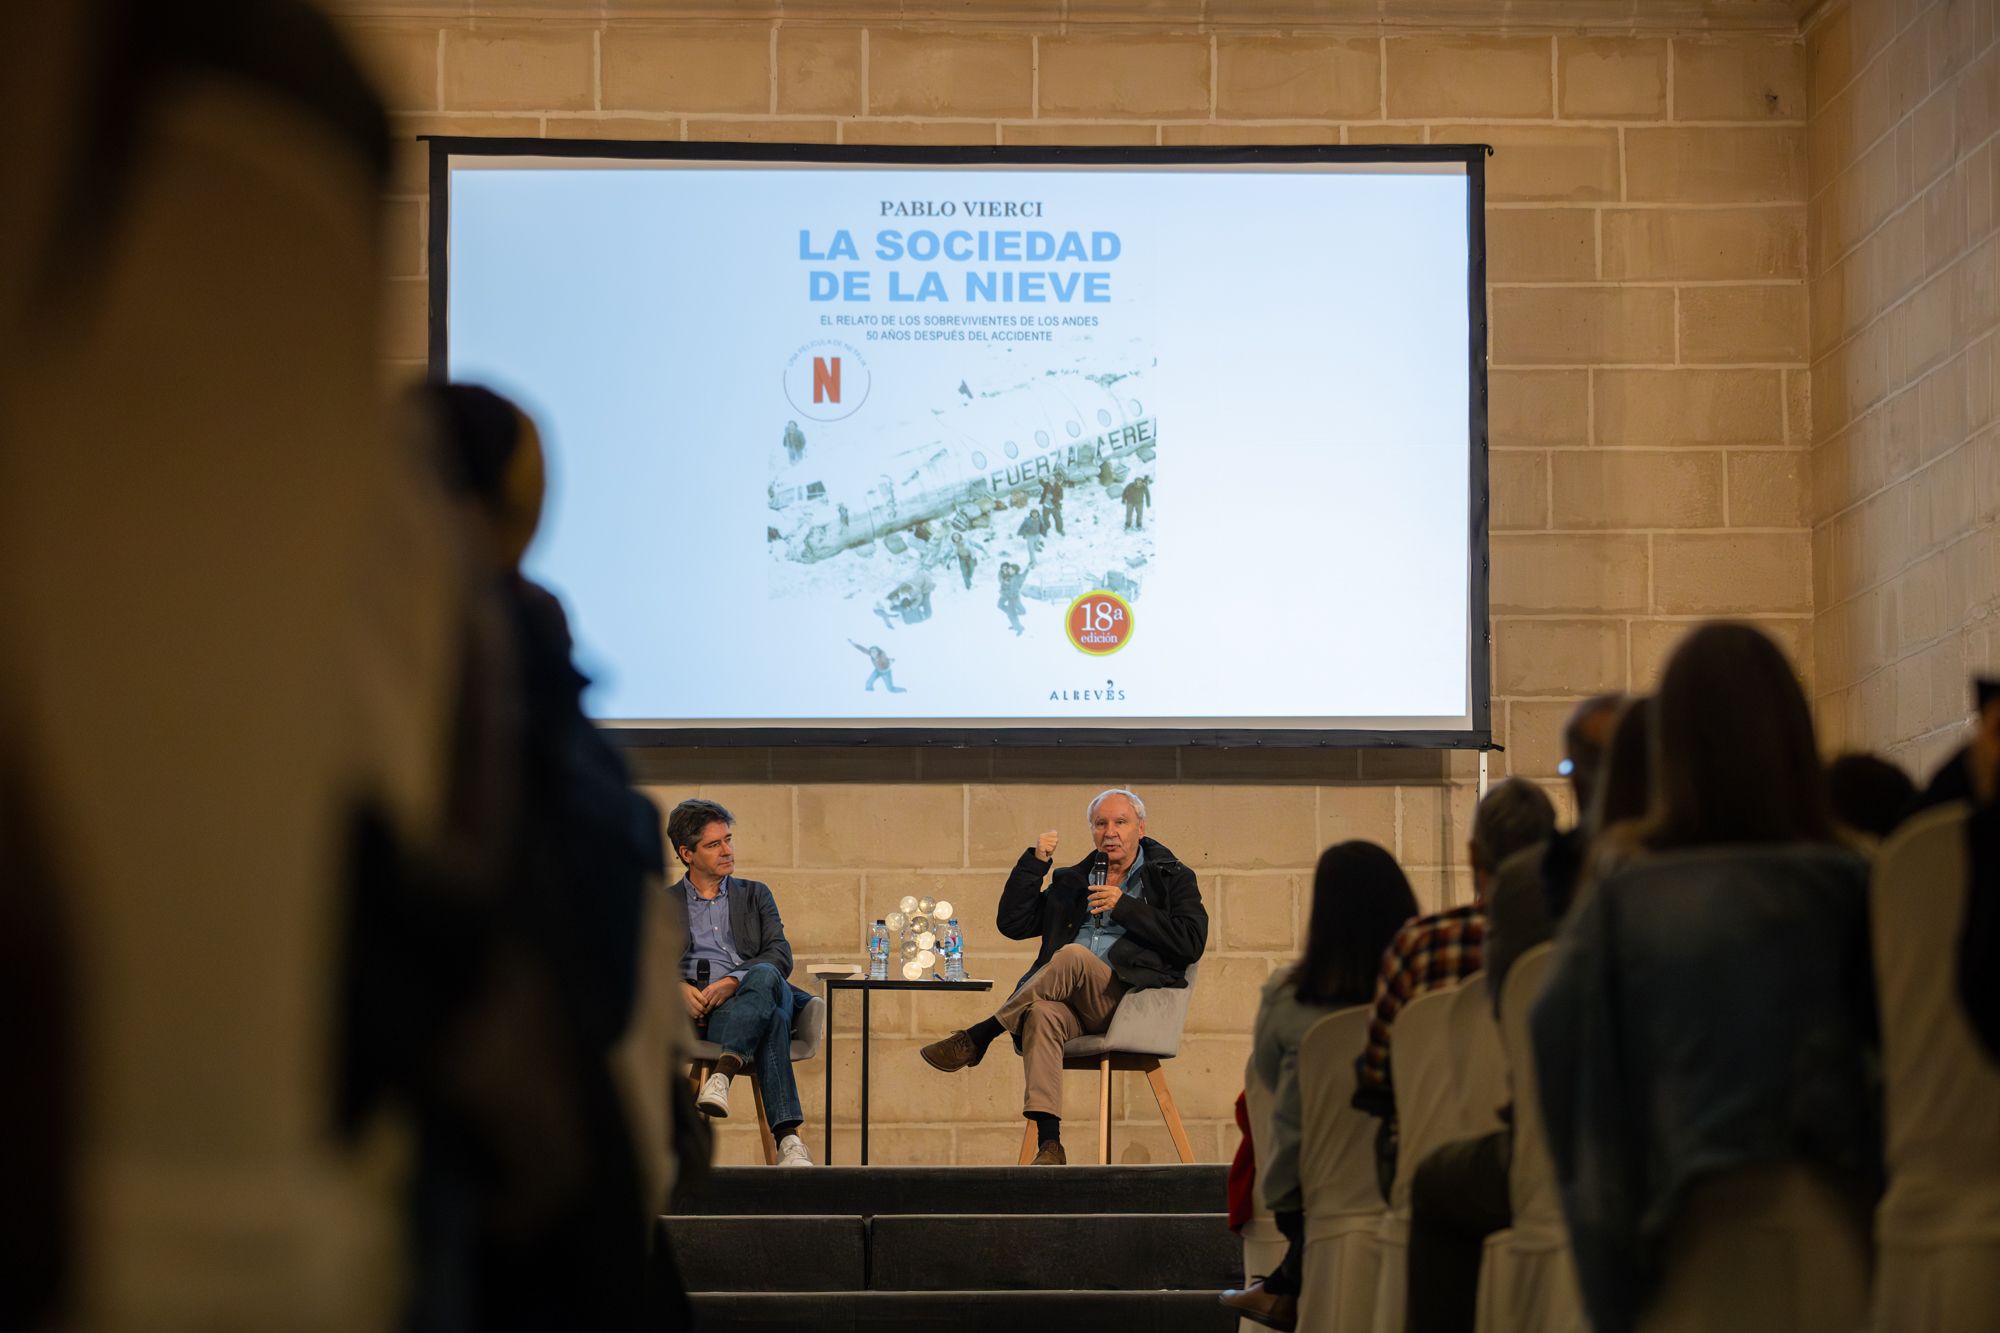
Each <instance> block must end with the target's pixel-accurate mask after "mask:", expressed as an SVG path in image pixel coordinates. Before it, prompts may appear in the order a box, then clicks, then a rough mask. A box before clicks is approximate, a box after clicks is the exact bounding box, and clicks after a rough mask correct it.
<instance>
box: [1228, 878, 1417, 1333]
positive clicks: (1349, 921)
mask: <svg viewBox="0 0 2000 1333" xmlns="http://www.w3.org/2000/svg"><path fill="white" fill-rule="evenodd" d="M1416 914H1417V898H1416V895H1415V894H1414V893H1412V892H1411V891H1410V881H1409V879H1408V877H1407V876H1405V875H1404V874H1403V868H1402V867H1401V866H1399V865H1397V864H1396V858H1395V857H1393V856H1391V855H1390V854H1389V853H1388V852H1387V851H1386V850H1384V849H1383V848H1381V847H1378V846H1376V845H1375V844H1374V843H1372V842H1360V841H1355V842H1343V843H1339V844H1336V845H1335V846H1332V847H1329V848H1327V849H1326V851H1325V852H1323V853H1321V855H1320V858H1319V865H1318V867H1317V868H1316V869H1315V870H1314V871H1313V899H1312V918H1311V920H1310V922H1309V923H1308V925H1307V927H1306V947H1305V953H1304V954H1303V955H1302V956H1301V957H1300V958H1299V961H1298V962H1297V963H1295V964H1294V965H1292V966H1291V967H1289V968H1284V969H1282V970H1280V971H1278V972H1276V973H1274V974H1273V975H1272V977H1271V979H1270V980H1269V981H1267V982H1265V983H1264V995H1263V1000H1262V1002H1261V1003H1260V1004H1259V1005H1258V1007H1257V1023H1256V1027H1255V1029H1254V1036H1253V1038H1252V1042H1251V1051H1250V1059H1251V1072H1252V1077H1254V1078H1256V1079H1258V1080H1259V1081H1261V1082H1262V1083H1263V1084H1264V1086H1265V1087H1266V1088H1269V1089H1270V1090H1271V1091H1272V1092H1273V1093H1274V1094H1275V1096H1274V1099H1273V1103H1272V1108H1271V1142H1269V1143H1259V1144H1255V1145H1254V1150H1255V1151H1256V1153H1257V1155H1258V1156H1259V1157H1260V1158H1261V1159H1262V1160H1263V1163H1264V1171H1263V1183H1264V1202H1265V1204H1266V1205H1267V1206H1268V1207H1269V1208H1270V1209H1271V1213H1272V1216H1273V1217H1274V1218H1275V1219H1276V1221H1277V1224H1278V1230H1279V1231H1281V1232H1283V1233H1284V1236H1285V1240H1286V1241H1287V1242H1288V1246H1287V1248H1286V1251H1285V1257H1284V1260H1283V1261H1282V1262H1281V1263H1279V1265H1278V1267H1277V1268H1276V1269H1275V1270H1274V1271H1273V1272H1272V1273H1271V1274H1270V1276H1268V1277H1266V1278H1265V1279H1264V1280H1263V1281H1262V1282H1253V1283H1251V1284H1250V1287H1249V1289H1248V1290H1246V1291H1242V1292H1228V1293H1225V1294H1224V1298H1223V1299H1224V1303H1225V1304H1227V1305H1231V1306H1232V1307H1234V1308H1237V1309H1239V1310H1241V1311H1242V1312H1243V1313H1245V1314H1246V1315H1248V1316H1249V1317H1250V1318H1252V1319H1255V1320H1257V1321H1258V1322H1259V1323H1263V1324H1267V1325H1269V1326H1270V1327H1273V1328H1281V1329H1288V1328H1291V1327H1292V1326H1293V1325H1294V1324H1295V1323H1296V1322H1297V1319H1298V1292H1299V1276H1300V1262H1301V1258H1302V1253H1303V1250H1304V1248H1305V1211H1304V1210H1305V1203H1304V1199H1303V1197H1302V1195H1301V1193H1300V1189H1299V1134H1300V1119H1301V1116H1300V1110H1299V1078H1298V1056H1299V1043H1300V1042H1301V1041H1303V1040H1304V1039H1305V1035H1306V1029H1308V1028H1310V1027H1311V1026H1312V1025H1313V1024H1314V1023H1317V1022H1318V1021H1319V1020H1320V1019H1322V1018H1325V1017H1326V1016H1327V1015H1328V1014H1330V1013H1333V1012H1334V1011H1335V1010H1338V1009H1345V1008H1349V1007H1351V1006H1354V1005H1359V1004H1367V1003H1368V1002H1369V1001H1370V1000H1372V999H1373V998H1374V996H1375V979H1376V977H1377V975H1378V974H1379V973H1380V972H1381V968H1382V951H1383V950H1384V949H1387V948H1388V947H1389V941H1390V940H1392V939H1394V938H1395V937H1396V932H1397V931H1398V930H1401V929H1402V927H1403V923H1404V922H1406V921H1408V920H1409V919H1410V918H1411V917H1413V916H1415V915H1416Z"/></svg>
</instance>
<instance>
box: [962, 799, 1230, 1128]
mask: <svg viewBox="0 0 2000 1333" xmlns="http://www.w3.org/2000/svg"><path fill="white" fill-rule="evenodd" d="M1086 814H1087V818H1088V819H1089V821H1090V837H1091V841H1092V842H1093V843H1094V844H1096V850H1094V851H1093V852H1091V854H1090V855H1089V856H1087V857H1085V858H1084V859H1083V860H1081V861H1079V862H1077V863H1076V864H1075V865H1073V866H1069V867H1067V868H1065V869H1061V870H1058V871H1056V873H1055V877H1054V878H1053V879H1051V880H1050V881H1049V884H1048V888H1047V889H1046V890H1044V889H1043V887H1042V879H1043V877H1044V876H1046V875H1047V874H1048V873H1049V867H1050V866H1051V865H1053V864H1054V863H1055V854H1056V843H1057V842H1058V841H1059V835H1058V834H1057V832H1056V831H1055V830H1054V829H1050V830H1049V831H1048V832H1047V833H1044V834H1043V835H1042V836H1041V838H1040V839H1038V840H1037V841H1036V843H1035V845H1034V846H1032V847H1030V848H1028V849H1027V850H1026V851H1024V852H1022V853H1021V859H1020V861H1019V862H1017V863H1016V864H1015V866H1014V871H1013V873H1012V874H1010V875H1009V876H1007V886H1006V888H1004V889H1002V890H1001V892H1000V913H999V921H998V925H999V927H1000V933H1001V934H1002V935H1005V936H1006V937H1007V938H1008V939H1010V940H1027V939H1033V938H1035V937H1036V936H1037V935H1039V936H1041V940H1042V949H1041V953H1040V954H1039V955H1037V956H1036V958H1035V965H1034V966H1033V967H1031V968H1029V969H1028V973H1027V975H1026V976H1024V977H1022V978H1021V981H1020V984H1019V985H1017V986H1016V988H1015V990H1014V994H1013V997H1012V998H1011V999H1009V1000H1008V1001H1007V1003H1005V1004H1003V1005H1001V1006H1000V1009H999V1012H997V1013H995V1014H994V1015H993V1017H991V1018H988V1019H985V1020H983V1021H981V1022H978V1023H975V1024H973V1025H972V1026H971V1027H970V1028H967V1029H964V1030H962V1031H959V1032H954V1033H952V1034H951V1035H950V1036H949V1037H945V1038H943V1039H942V1040H940V1041H934V1042H932V1043H931V1044H930V1045H928V1046H926V1047H924V1050H923V1056H924V1059H925V1060H926V1061H927V1062H928V1063H929V1064H930V1065H931V1067H932V1068H934V1069H940V1070H943V1071H944V1072H945V1073H952V1072H954V1071H956V1070H960V1069H964V1068H966V1067H967V1066H968V1065H976V1064H978V1063H979V1062H980V1061H981V1060H982V1059H984V1058H985V1056H986V1048H987V1047H988V1046H990V1045H991V1044H992V1043H993V1039H994V1038H995V1037H998V1036H999V1035H1000V1034H1001V1033H1002V1032H1007V1033H1011V1034H1012V1035H1013V1037H1014V1044H1015V1045H1016V1046H1017V1047H1018V1048H1019V1049H1020V1052H1021V1062H1022V1065H1023V1067H1024V1072H1025V1074H1026V1081H1027V1091H1026V1095H1025V1096H1024V1097H1023V1099H1022V1108H1023V1113H1024V1114H1025V1115H1026V1116H1027V1118H1028V1119H1030V1120H1032V1121H1034V1122H1035V1126H1036V1129H1037V1130H1038V1133H1037V1136H1036V1138H1037V1142H1038V1143H1039V1144H1040V1145H1041V1146H1040V1150H1039V1151H1038V1152H1037V1153H1036V1154H1035V1165H1037V1166H1061V1165H1062V1164H1063V1162H1064V1157H1063V1147H1062V1119H1061V1117H1062V1068H1063V1064H1062V1050H1063V1043H1064V1042H1066V1041H1068V1040H1070V1039H1071V1038H1073V1037H1080V1036H1083V1035H1084V1034H1085V1033H1098V1032H1102V1031H1104V1030H1105V1029H1106V1028H1108V1027H1110V1026H1111V1015H1112V1014H1113V1013H1115V1012H1116V1011H1117V1009H1118V1002H1119V1001H1120V1000H1122V999H1124V998H1125V996H1126V995H1128V994H1130V993H1131V992H1132V991H1135V990H1148V989H1151V988H1153V987H1159V986H1185V985H1187V969H1188V968H1189V966H1191V965H1192V964H1193V963H1194V962H1195V960H1196V959H1198V958H1200V957H1201V953H1202V950H1203V949H1204V948H1206V947H1207V945H1208V910H1207V909H1206V908H1204V907H1203V906H1202V904H1201V888H1200V886H1199V885H1197V884H1196V883H1195V877H1194V871H1192V870H1190V869H1188V868H1187V867H1186V866H1185V865H1182V864H1181V862H1180V861H1179V860H1178V859H1176V858H1175V856H1174V854H1173V853H1172V852H1170V851H1168V850H1167V849H1166V848H1165V847H1162V846H1161V845H1160V844H1159V843H1157V842H1155V841H1153V840H1152V839H1151V838H1149V837H1147V836H1146V803H1145V802H1144V801H1142V800H1140V799H1139V795H1138V793H1137V792H1133V791H1128V790H1126V789H1125V788H1123V787H1114V788H1112V789H1111V790H1110V791H1106V792H1100V793H1098V795H1097V797H1096V798H1095V799H1094V800H1092V801H1091V803H1090V807H1089V809H1088V811H1087V812H1086Z"/></svg>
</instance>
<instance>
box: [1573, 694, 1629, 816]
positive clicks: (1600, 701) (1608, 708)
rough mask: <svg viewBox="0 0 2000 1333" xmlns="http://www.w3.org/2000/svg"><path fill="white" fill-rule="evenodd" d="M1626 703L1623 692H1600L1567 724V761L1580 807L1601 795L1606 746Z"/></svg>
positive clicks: (1585, 807)
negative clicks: (1599, 786) (1599, 787)
mask: <svg viewBox="0 0 2000 1333" xmlns="http://www.w3.org/2000/svg"><path fill="white" fill-rule="evenodd" d="M1624 706H1625V696H1624V695H1622V694H1597V695H1592V696H1591V697H1590V698H1588V699H1585V700H1584V701H1583V702H1582V703H1580V704H1578V705H1577V706H1576V711H1574V712H1572V713H1571V714H1570V715H1569V721H1568V722H1566V723H1564V724H1563V762H1564V763H1565V764H1567V765H1568V768H1567V769H1566V770H1565V775H1566V776H1567V777H1568V778H1569V786H1570V790H1571V791H1573V792H1575V793H1576V808H1577V809H1578V810H1579V811H1584V810H1588V809H1590V803H1591V801H1593V800H1594V799H1596V796H1597V774H1598V772H1599V770H1600V769H1601V768H1602V767H1603V765H1604V747H1605V746H1606V745H1607V744H1608V743H1609V742H1610V740H1611V728H1612V727H1613V726H1614V725H1615V724H1616V723H1617V721H1618V711H1619V710H1620V709H1621V708H1623V707H1624Z"/></svg>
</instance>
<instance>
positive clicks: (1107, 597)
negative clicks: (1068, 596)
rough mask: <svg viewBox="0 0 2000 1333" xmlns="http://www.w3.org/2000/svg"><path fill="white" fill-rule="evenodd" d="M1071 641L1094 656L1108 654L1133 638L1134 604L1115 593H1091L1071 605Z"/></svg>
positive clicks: (1066, 620)
mask: <svg viewBox="0 0 2000 1333" xmlns="http://www.w3.org/2000/svg"><path fill="white" fill-rule="evenodd" d="M1065 624H1066V626H1067V628H1068V629H1069V641H1070V642H1071V643H1073V644H1075V645H1076V646H1077V649H1078V651H1080V652H1086V653H1089V654H1090V655H1091V656H1092V657H1108V656H1109V655H1110V654H1112V653H1115V652H1117V651H1118V650H1119V649H1120V648H1123V647H1124V646H1125V645H1126V644H1127V643H1130V642H1131V641H1132V604H1131V603H1130V602H1127V601H1126V600H1125V599H1124V598H1123V597H1120V596H1119V595H1118V594H1117V593H1115V592H1104V591H1102V590H1099V591H1097V592H1087V593H1085V594H1084V595H1083V596H1081V597H1079V598H1077V599H1076V600H1075V601H1073V602H1071V603H1070V604H1069V615H1068V616H1067V617H1065Z"/></svg>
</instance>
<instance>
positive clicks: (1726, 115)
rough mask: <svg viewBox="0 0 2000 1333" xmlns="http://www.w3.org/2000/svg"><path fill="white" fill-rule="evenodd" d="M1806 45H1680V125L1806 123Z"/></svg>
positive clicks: (1728, 41) (1744, 41)
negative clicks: (1703, 122) (1701, 122)
mask: <svg viewBox="0 0 2000 1333" xmlns="http://www.w3.org/2000/svg"><path fill="white" fill-rule="evenodd" d="M1805 118H1806V53H1805V46H1804V44H1803V43H1801V42H1798V41H1792V40H1787V39H1784V38H1779V39H1776V40H1772V39H1768V38H1762V37H1751V36H1730V37H1726V38H1710V39H1703V38H1681V39H1678V40H1676V41H1675V42H1674V119H1675V120H1752V121H1769V120H1804V119H1805Z"/></svg>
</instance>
